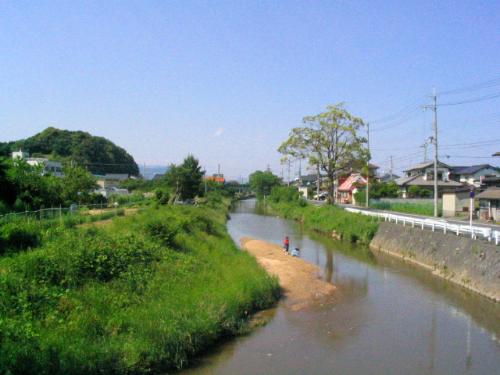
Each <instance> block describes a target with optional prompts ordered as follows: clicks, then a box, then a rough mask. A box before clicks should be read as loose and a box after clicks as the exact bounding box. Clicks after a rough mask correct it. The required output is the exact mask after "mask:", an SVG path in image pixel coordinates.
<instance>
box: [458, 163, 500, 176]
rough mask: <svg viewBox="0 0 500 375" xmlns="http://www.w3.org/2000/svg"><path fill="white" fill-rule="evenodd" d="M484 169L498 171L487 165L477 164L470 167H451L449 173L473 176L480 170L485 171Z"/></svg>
mask: <svg viewBox="0 0 500 375" xmlns="http://www.w3.org/2000/svg"><path fill="white" fill-rule="evenodd" d="M486 168H493V169H498V168H496V167H493V166H491V165H489V164H478V165H471V166H456V167H451V168H450V171H451V173H454V174H474V173H476V172H478V171H480V170H481V169H486Z"/></svg>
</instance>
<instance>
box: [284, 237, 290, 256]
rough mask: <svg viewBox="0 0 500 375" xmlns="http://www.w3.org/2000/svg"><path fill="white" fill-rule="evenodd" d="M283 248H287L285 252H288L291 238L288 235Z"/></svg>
mask: <svg viewBox="0 0 500 375" xmlns="http://www.w3.org/2000/svg"><path fill="white" fill-rule="evenodd" d="M283 248H284V249H285V252H286V253H287V254H288V249H289V248H290V239H289V238H288V236H286V237H285V239H284V241H283Z"/></svg>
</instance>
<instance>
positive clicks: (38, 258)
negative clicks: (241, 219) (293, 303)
mask: <svg viewBox="0 0 500 375" xmlns="http://www.w3.org/2000/svg"><path fill="white" fill-rule="evenodd" d="M226 217H227V205H226V204H225V203H221V202H219V203H217V202H208V203H207V205H202V206H160V207H156V208H155V207H151V208H147V209H144V210H143V211H141V212H137V213H135V214H134V215H130V216H128V217H119V218H115V219H114V220H113V221H112V222H111V223H109V224H108V225H104V226H99V227H90V228H65V227H64V226H61V227H58V228H54V230H53V232H51V234H50V236H46V237H47V239H46V240H44V241H43V243H42V244H41V245H40V246H38V247H32V248H31V249H28V250H26V251H20V252H18V253H16V254H12V255H10V256H6V257H1V258H0V286H1V287H0V333H1V334H0V373H12V374H67V373H71V374H97V373H114V374H121V373H134V374H141V373H152V372H153V373H160V372H166V371H168V370H170V369H174V368H181V367H184V366H185V365H186V364H187V363H188V361H189V360H190V359H191V358H192V357H194V356H195V355H197V354H199V353H200V352H202V351H204V350H206V349H207V348H209V347H211V346H213V345H214V344H215V343H216V342H217V341H218V340H219V339H221V338H223V337H227V336H232V335H237V334H239V333H240V332H242V331H245V330H246V327H247V324H248V321H249V317H250V316H251V315H252V313H253V312H255V311H258V310H261V309H265V308H268V307H270V306H271V305H273V304H274V302H275V301H276V299H277V298H278V296H279V287H278V283H277V280H275V279H274V278H272V277H270V276H268V275H267V273H266V272H265V271H264V270H263V269H262V268H261V267H260V266H259V265H258V264H257V262H256V261H255V259H254V258H253V257H251V256H250V255H249V254H247V253H246V252H241V251H240V250H238V248H237V247H236V245H235V244H234V242H233V241H232V239H231V238H230V236H229V235H228V233H227V231H226V227H225V224H226Z"/></svg>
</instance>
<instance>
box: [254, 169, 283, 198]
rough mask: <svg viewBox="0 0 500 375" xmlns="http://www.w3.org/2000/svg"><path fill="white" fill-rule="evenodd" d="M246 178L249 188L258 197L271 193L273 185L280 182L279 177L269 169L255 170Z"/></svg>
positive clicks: (277, 184)
mask: <svg viewBox="0 0 500 375" xmlns="http://www.w3.org/2000/svg"><path fill="white" fill-rule="evenodd" d="M248 180H249V183H250V188H251V189H252V191H253V192H254V193H255V194H256V195H257V197H258V198H262V197H263V196H266V195H269V194H271V190H272V189H273V187H275V186H279V185H280V184H281V179H280V178H279V177H278V176H276V175H274V174H273V173H272V172H271V171H264V172H263V171H255V172H254V173H252V174H251V175H250V176H249V178H248Z"/></svg>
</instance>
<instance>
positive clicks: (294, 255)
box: [292, 247, 300, 257]
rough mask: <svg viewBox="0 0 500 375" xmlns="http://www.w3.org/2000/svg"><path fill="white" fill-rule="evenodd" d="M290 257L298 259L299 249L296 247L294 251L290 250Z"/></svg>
mask: <svg viewBox="0 0 500 375" xmlns="http://www.w3.org/2000/svg"><path fill="white" fill-rule="evenodd" d="M292 256H293V257H300V249H299V248H298V247H296V248H295V249H293V250H292Z"/></svg>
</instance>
